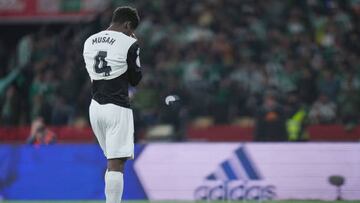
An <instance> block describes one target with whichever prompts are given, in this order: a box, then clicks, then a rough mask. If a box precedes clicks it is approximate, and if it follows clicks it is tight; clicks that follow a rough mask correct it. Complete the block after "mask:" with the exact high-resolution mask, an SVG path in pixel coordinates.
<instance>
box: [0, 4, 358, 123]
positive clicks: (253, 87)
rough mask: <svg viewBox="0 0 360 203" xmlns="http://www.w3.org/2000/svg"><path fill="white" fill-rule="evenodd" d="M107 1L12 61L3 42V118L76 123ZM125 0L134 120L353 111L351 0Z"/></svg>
mask: <svg viewBox="0 0 360 203" xmlns="http://www.w3.org/2000/svg"><path fill="white" fill-rule="evenodd" d="M114 6H117V4H116V2H115V3H114V5H113V6H110V7H109V8H108V9H107V10H105V11H104V12H102V13H100V14H99V15H98V16H96V18H94V20H92V21H91V22H87V23H76V24H74V23H73V24H69V25H64V26H63V27H62V28H61V29H60V30H58V31H56V32H53V31H51V29H50V28H49V26H44V27H43V28H42V29H40V30H39V31H37V32H34V33H30V34H28V35H26V36H23V37H22V38H21V40H19V42H18V44H17V47H16V53H14V54H13V57H10V59H11V60H10V59H9V60H6V59H4V57H3V56H4V52H5V51H4V50H3V49H1V42H0V58H1V60H2V61H3V60H5V61H6V66H5V67H1V70H0V76H1V77H0V78H2V79H1V80H2V82H4V81H3V80H6V79H9V80H10V79H11V76H12V75H11V74H14V75H16V79H14V80H13V82H11V83H9V84H8V85H7V86H6V88H1V84H0V91H1V92H0V93H1V99H0V104H1V105H0V107H1V109H0V113H1V118H0V120H1V121H0V122H1V124H2V125H23V124H29V123H31V121H32V120H33V119H35V118H38V117H42V118H43V119H44V120H45V122H46V123H48V124H51V125H71V124H74V123H78V122H80V123H84V122H81V121H83V120H86V119H87V117H88V116H87V114H88V105H89V101H90V98H91V95H90V94H91V89H90V87H91V85H90V81H89V79H88V75H87V73H86V70H85V68H84V62H83V59H82V45H83V42H84V40H85V39H86V38H87V37H88V36H90V35H91V34H93V33H95V32H98V31H100V30H103V29H106V28H107V26H108V25H109V22H110V19H111V15H112V11H113V8H114ZM133 6H135V7H136V8H137V9H138V10H139V13H140V17H141V21H142V22H141V24H140V26H139V28H138V30H137V36H138V38H139V39H140V43H141V47H142V49H141V63H142V67H143V70H144V78H143V81H142V82H141V85H140V86H139V87H137V88H136V89H135V88H134V89H132V90H131V94H132V95H133V98H132V99H133V107H134V109H135V112H136V120H137V123H138V125H139V126H140V127H147V126H151V125H155V124H159V123H171V124H174V125H175V126H179V125H182V124H183V123H186V122H187V123H188V122H189V121H193V120H195V119H197V118H199V117H208V118H211V119H212V120H213V122H214V123H234V122H236V121H238V120H239V119H241V118H248V119H254V118H255V119H260V117H261V115H263V114H262V113H263V112H264V111H265V112H268V111H271V110H272V109H276V112H277V113H278V115H277V116H281V117H284V118H285V119H286V118H291V117H293V116H294V115H296V113H298V112H299V111H300V110H301V112H304V115H305V116H303V117H304V119H303V120H305V121H304V122H306V123H312V124H318V123H320V124H322V123H344V124H347V125H356V124H357V123H358V122H359V116H360V57H359V55H360V26H359V22H360V1H359V0H337V1H336V0H305V1H297V0H289V1H278V0H266V1H264V0H203V1H193V0H182V1H166V0H156V1H151V0H145V1H137V2H135V3H134V4H133ZM14 67H17V69H15V68H14ZM15 71H18V72H16V73H14V72H15ZM14 77H15V76H14ZM167 95H178V96H179V98H180V101H179V104H177V105H173V106H170V107H167V106H165V104H164V98H165V97H166V96H167ZM273 118H274V115H273V114H271V115H266V117H265V120H266V119H273Z"/></svg>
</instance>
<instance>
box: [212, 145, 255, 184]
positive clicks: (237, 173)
mask: <svg viewBox="0 0 360 203" xmlns="http://www.w3.org/2000/svg"><path fill="white" fill-rule="evenodd" d="M206 179H207V180H223V181H231V180H260V179H262V176H261V174H260V172H259V170H258V169H257V168H256V166H255V164H253V162H252V161H251V159H250V158H249V155H248V154H247V153H246V150H245V149H244V147H240V148H238V149H237V150H236V151H235V152H234V157H231V158H230V159H228V160H226V161H224V162H222V163H221V164H220V167H219V169H218V170H216V172H214V173H211V174H210V175H208V176H207V177H206Z"/></svg>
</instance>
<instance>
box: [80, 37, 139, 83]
mask: <svg viewBox="0 0 360 203" xmlns="http://www.w3.org/2000/svg"><path fill="white" fill-rule="evenodd" d="M135 42H136V39H134V38H132V37H129V36H127V35H125V34H123V33H121V32H116V31H111V30H104V31H101V32H98V33H96V34H94V35H92V36H90V37H89V38H88V39H87V40H86V41H85V44H84V51H83V55H84V61H85V64H86V70H87V72H88V73H89V76H90V78H91V80H92V81H93V80H111V79H114V78H116V77H119V76H120V75H122V74H124V73H125V72H126V71H127V69H128V64H127V56H128V50H129V48H130V47H131V46H132V45H133V44H134V43H135ZM138 66H140V64H138Z"/></svg>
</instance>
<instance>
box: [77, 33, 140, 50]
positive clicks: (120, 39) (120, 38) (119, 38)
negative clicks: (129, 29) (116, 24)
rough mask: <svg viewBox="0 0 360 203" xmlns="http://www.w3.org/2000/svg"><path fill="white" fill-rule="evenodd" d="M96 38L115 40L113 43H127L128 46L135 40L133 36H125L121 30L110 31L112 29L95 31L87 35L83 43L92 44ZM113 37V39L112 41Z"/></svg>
mask: <svg viewBox="0 0 360 203" xmlns="http://www.w3.org/2000/svg"><path fill="white" fill-rule="evenodd" d="M100 38H101V39H100ZM97 39H99V40H102V41H109V42H115V43H118V44H121V45H128V46H129V47H130V46H131V45H132V44H134V43H135V42H136V41H137V40H136V39H135V38H132V37H130V36H127V35H125V34H124V33H122V32H116V31H112V30H103V31H101V32H98V33H95V34H93V35H91V36H90V37H88V38H87V39H86V40H85V43H84V45H86V44H88V43H90V42H91V43H90V44H93V42H94V41H96V40H97ZM113 39H115V41H113ZM112 44H113V43H112Z"/></svg>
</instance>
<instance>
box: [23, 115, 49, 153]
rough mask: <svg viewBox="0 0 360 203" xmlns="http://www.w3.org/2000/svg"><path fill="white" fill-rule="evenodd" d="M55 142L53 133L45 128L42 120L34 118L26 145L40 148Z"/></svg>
mask: <svg viewBox="0 0 360 203" xmlns="http://www.w3.org/2000/svg"><path fill="white" fill-rule="evenodd" d="M55 142H56V135H55V133H54V132H52V131H51V130H49V129H47V128H46V126H45V123H44V120H43V119H42V118H41V117H38V118H36V119H35V120H34V121H33V122H32V124H31V132H30V136H29V138H28V140H27V143H29V144H31V145H34V146H40V145H50V144H54V143H55Z"/></svg>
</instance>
